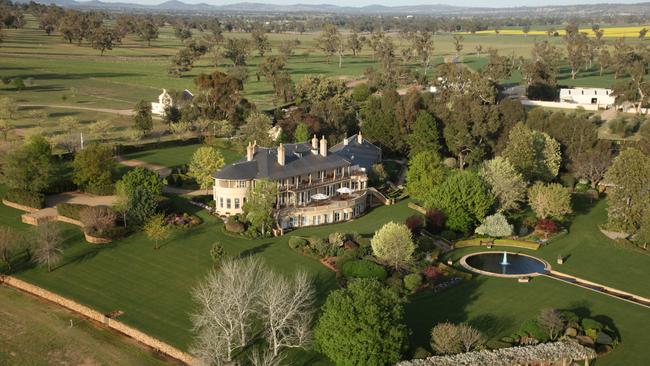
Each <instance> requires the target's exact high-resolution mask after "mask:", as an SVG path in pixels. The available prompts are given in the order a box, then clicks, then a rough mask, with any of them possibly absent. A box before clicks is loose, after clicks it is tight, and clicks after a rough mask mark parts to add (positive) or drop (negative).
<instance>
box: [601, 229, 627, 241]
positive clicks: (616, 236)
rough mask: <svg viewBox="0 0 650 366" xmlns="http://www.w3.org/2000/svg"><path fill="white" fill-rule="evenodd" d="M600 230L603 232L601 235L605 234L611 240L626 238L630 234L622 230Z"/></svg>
mask: <svg viewBox="0 0 650 366" xmlns="http://www.w3.org/2000/svg"><path fill="white" fill-rule="evenodd" d="M599 229H600V228H599ZM600 232H601V233H603V235H605V236H606V237H608V238H610V239H612V240H617V239H627V238H628V237H629V236H630V234H628V233H625V232H622V231H609V230H603V229H600Z"/></svg>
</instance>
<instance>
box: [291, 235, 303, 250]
mask: <svg viewBox="0 0 650 366" xmlns="http://www.w3.org/2000/svg"><path fill="white" fill-rule="evenodd" d="M305 245H307V240H305V239H303V238H301V237H299V236H292V237H290V238H289V248H291V249H301V248H303V247H304V246H305Z"/></svg>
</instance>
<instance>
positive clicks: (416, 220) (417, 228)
mask: <svg viewBox="0 0 650 366" xmlns="http://www.w3.org/2000/svg"><path fill="white" fill-rule="evenodd" d="M404 224H405V225H406V227H408V228H409V230H411V233H413V235H420V232H421V231H422V228H423V227H424V219H422V216H420V215H411V216H409V217H407V218H406V221H404Z"/></svg>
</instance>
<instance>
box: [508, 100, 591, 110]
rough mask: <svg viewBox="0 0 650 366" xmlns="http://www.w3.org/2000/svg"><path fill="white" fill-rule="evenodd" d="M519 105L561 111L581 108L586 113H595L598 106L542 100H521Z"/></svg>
mask: <svg viewBox="0 0 650 366" xmlns="http://www.w3.org/2000/svg"><path fill="white" fill-rule="evenodd" d="M521 104H523V105H527V106H536V107H547V108H563V109H578V108H579V107H582V108H583V109H584V110H586V111H597V110H598V105H596V104H577V103H567V102H547V101H543V100H528V99H524V100H521Z"/></svg>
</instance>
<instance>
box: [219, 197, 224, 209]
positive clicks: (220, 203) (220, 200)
mask: <svg viewBox="0 0 650 366" xmlns="http://www.w3.org/2000/svg"><path fill="white" fill-rule="evenodd" d="M219 207H221V208H223V197H219Z"/></svg>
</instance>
